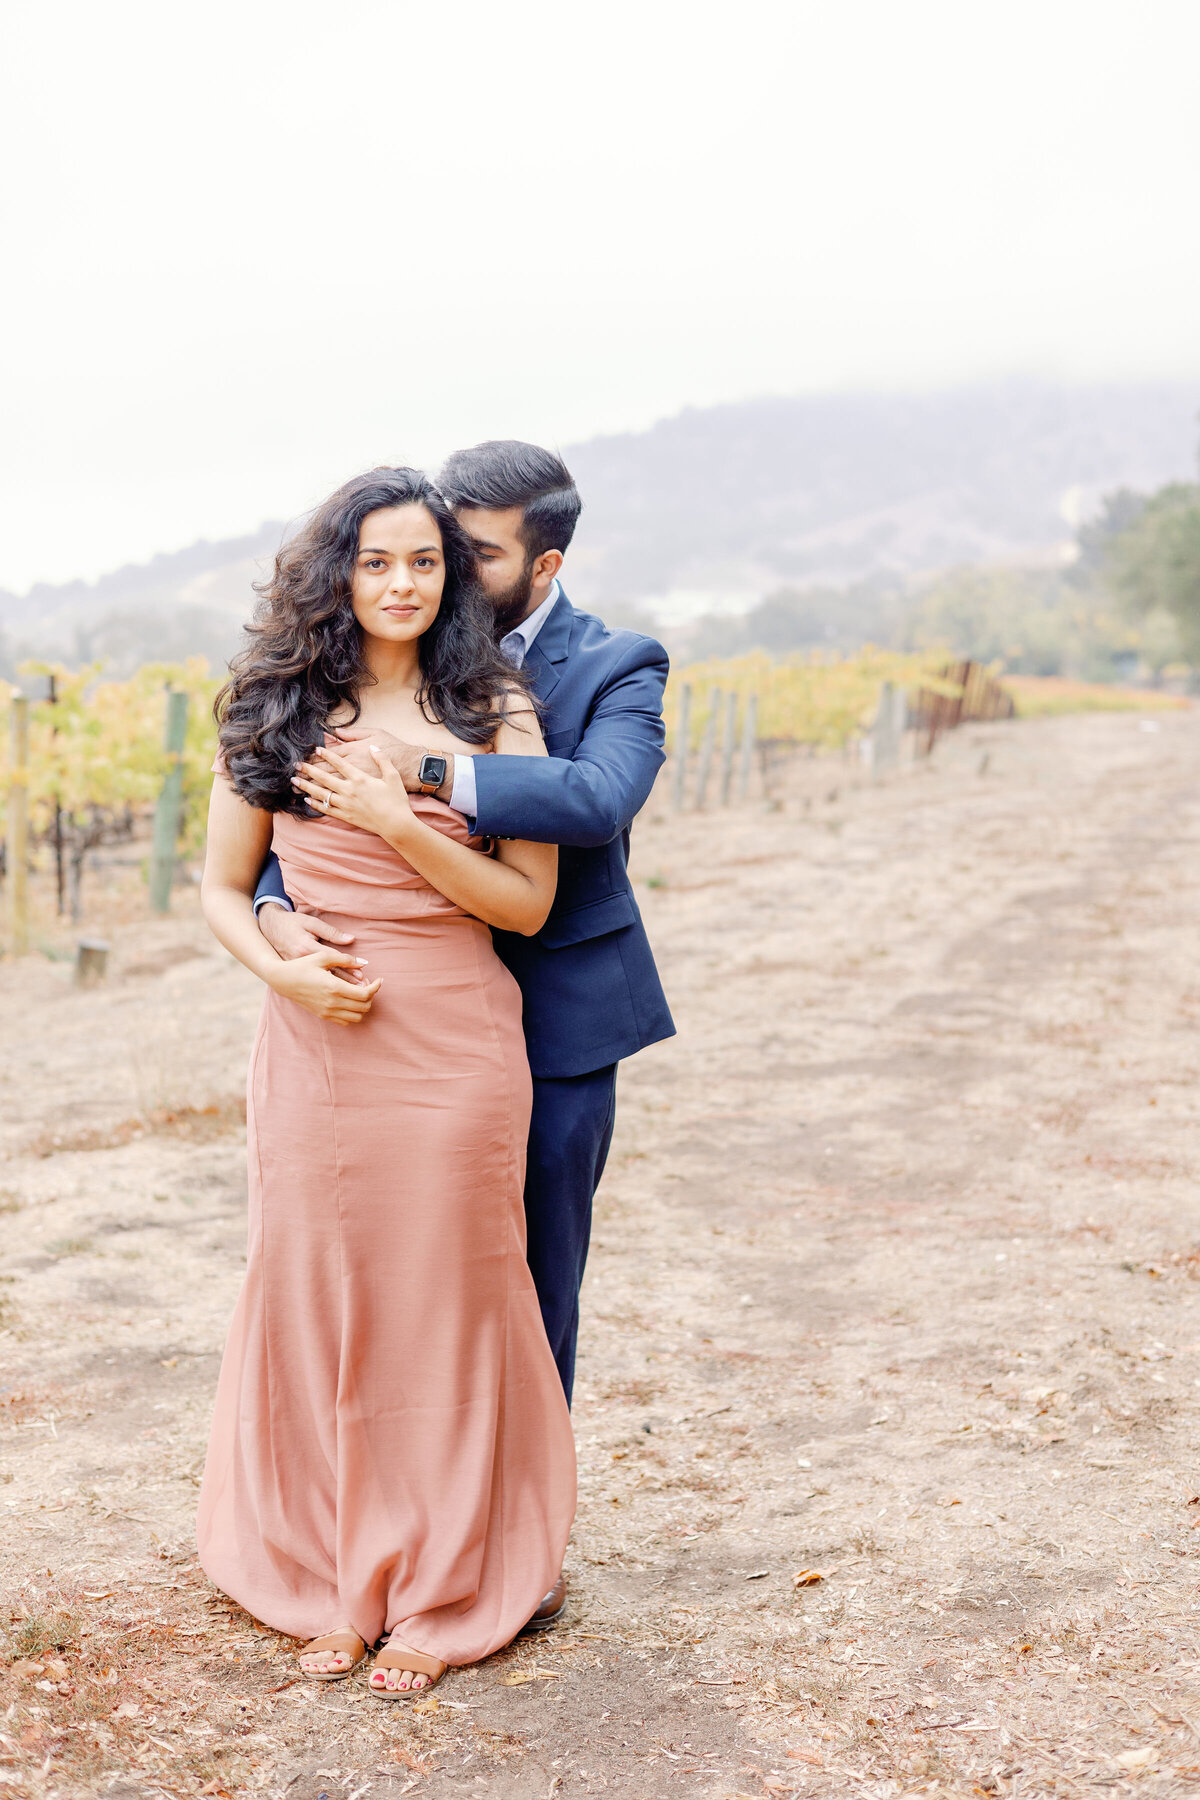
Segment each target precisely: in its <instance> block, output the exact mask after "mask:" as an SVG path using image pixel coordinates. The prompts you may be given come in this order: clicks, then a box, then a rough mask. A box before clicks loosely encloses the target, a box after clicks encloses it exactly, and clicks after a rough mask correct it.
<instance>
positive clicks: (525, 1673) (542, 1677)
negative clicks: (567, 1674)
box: [500, 1669, 558, 1687]
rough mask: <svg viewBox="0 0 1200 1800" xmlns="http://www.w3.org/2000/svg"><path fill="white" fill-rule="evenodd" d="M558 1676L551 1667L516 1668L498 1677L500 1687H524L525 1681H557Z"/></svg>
mask: <svg viewBox="0 0 1200 1800" xmlns="http://www.w3.org/2000/svg"><path fill="white" fill-rule="evenodd" d="M557 1680H558V1676H557V1674H556V1673H555V1671H554V1670H553V1669H516V1670H515V1671H514V1672H513V1673H512V1674H511V1675H502V1676H501V1677H500V1685H501V1687H524V1685H525V1683H526V1682H527V1681H557Z"/></svg>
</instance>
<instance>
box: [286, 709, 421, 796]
mask: <svg viewBox="0 0 1200 1800" xmlns="http://www.w3.org/2000/svg"><path fill="white" fill-rule="evenodd" d="M329 735H330V736H331V737H335V738H337V739H338V741H339V742H340V743H341V745H342V746H343V748H342V751H341V754H342V755H343V756H344V757H345V759H346V761H347V762H348V763H350V764H351V766H352V767H353V768H356V769H361V770H362V772H363V773H364V774H365V775H378V773H379V768H378V765H377V764H376V762H375V760H374V758H373V757H372V755H371V750H370V746H371V745H372V744H377V745H378V746H379V748H380V749H381V750H382V751H383V754H384V755H385V756H386V757H387V759H388V761H389V762H390V763H391V765H392V767H393V769H395V771H396V773H397V775H399V777H400V779H401V781H402V782H403V783H404V785H405V787H406V788H407V789H408V791H409V793H410V794H416V793H419V792H420V789H421V778H420V774H419V770H420V767H421V758H422V757H423V756H424V755H425V751H424V750H422V749H420V748H419V747H418V746H417V745H416V744H405V743H402V742H401V740H400V739H399V738H398V737H393V736H392V734H391V732H390V731H380V730H378V729H377V728H376V727H375V726H373V725H347V726H346V727H345V728H344V730H341V731H333V732H330V734H329ZM324 754H325V753H324V751H323V750H314V751H313V761H314V762H316V763H318V764H319V763H320V761H321V758H322V756H323V755H324ZM447 785H448V784H447Z"/></svg>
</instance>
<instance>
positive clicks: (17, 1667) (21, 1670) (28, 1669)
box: [12, 1662, 46, 1675]
mask: <svg viewBox="0 0 1200 1800" xmlns="http://www.w3.org/2000/svg"><path fill="white" fill-rule="evenodd" d="M12 1672H13V1674H14V1675H44V1674H45V1673H46V1665H45V1663H40V1662H15V1663H14V1664H13V1666H12Z"/></svg>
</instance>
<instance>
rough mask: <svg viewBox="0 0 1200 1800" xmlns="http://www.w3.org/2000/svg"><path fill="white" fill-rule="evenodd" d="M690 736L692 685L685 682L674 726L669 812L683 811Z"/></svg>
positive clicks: (680, 693) (681, 689)
mask: <svg viewBox="0 0 1200 1800" xmlns="http://www.w3.org/2000/svg"><path fill="white" fill-rule="evenodd" d="M691 735H692V684H691V682H690V681H685V682H684V684H683V686H682V687H681V688H680V690H679V718H678V721H677V722H676V726H675V767H674V768H673V769H672V771H671V811H672V812H682V811H683V796H684V793H685V791H686V788H687V766H688V749H689V744H690V740H691Z"/></svg>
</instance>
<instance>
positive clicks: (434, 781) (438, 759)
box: [419, 756, 446, 787]
mask: <svg viewBox="0 0 1200 1800" xmlns="http://www.w3.org/2000/svg"><path fill="white" fill-rule="evenodd" d="M419 773H420V776H421V780H422V782H423V783H424V784H425V785H426V786H427V787H441V785H442V783H443V781H445V779H446V759H445V757H444V756H423V757H422V758H421V767H420V771H419Z"/></svg>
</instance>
